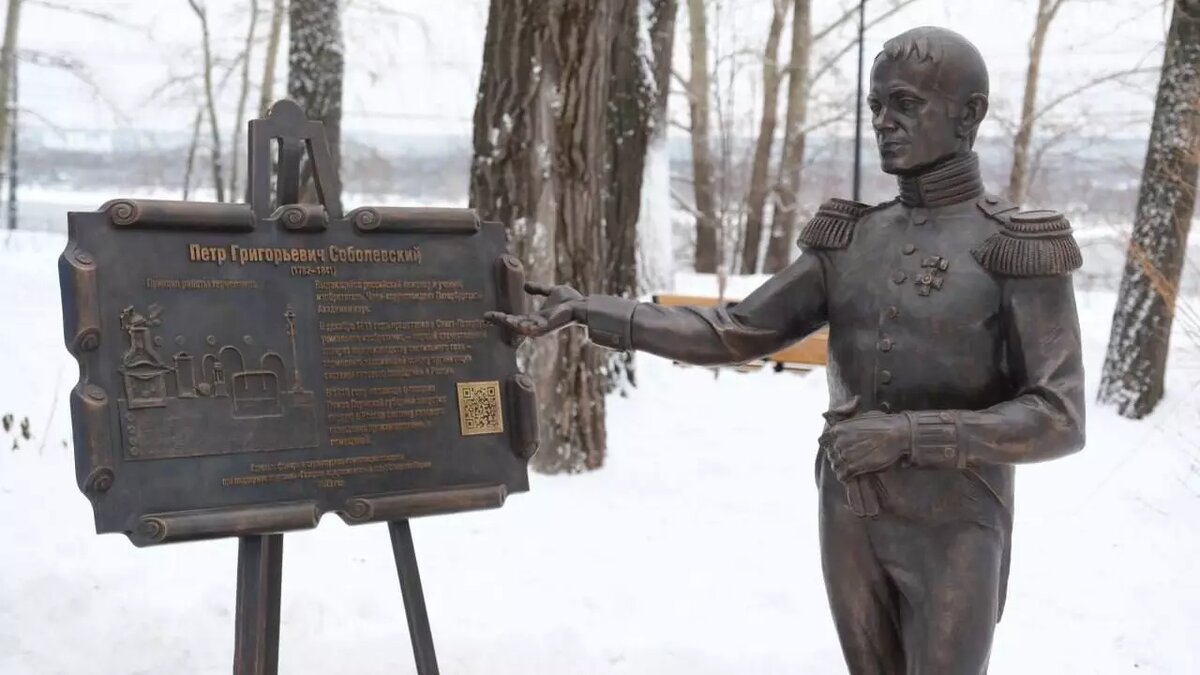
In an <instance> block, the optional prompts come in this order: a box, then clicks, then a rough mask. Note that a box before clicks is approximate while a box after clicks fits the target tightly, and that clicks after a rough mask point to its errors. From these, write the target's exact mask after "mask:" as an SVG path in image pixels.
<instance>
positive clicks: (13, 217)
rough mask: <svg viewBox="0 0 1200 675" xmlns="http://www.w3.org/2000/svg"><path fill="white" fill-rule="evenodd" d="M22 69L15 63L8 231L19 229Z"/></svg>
mask: <svg viewBox="0 0 1200 675" xmlns="http://www.w3.org/2000/svg"><path fill="white" fill-rule="evenodd" d="M20 71H21V69H20V67H19V66H18V65H17V64H16V63H13V72H12V107H11V110H12V112H11V113H10V114H11V115H12V126H11V127H10V128H9V133H8V143H9V145H8V229H10V230H15V229H17V183H18V180H17V179H18V176H17V168H18V166H19V162H18V160H19V159H20V154H19V152H18V148H17V136H18V133H19V132H20V130H21V124H20V119H19V118H18V117H17V116H18V115H19V114H20V112H21V106H20V105H19V104H20V92H21V82H20V78H19V77H18V76H19V75H20V74H21V73H20Z"/></svg>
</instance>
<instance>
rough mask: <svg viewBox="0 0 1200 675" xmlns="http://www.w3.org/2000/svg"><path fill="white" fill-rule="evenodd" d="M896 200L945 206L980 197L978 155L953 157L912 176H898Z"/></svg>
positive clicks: (917, 204) (905, 203)
mask: <svg viewBox="0 0 1200 675" xmlns="http://www.w3.org/2000/svg"><path fill="white" fill-rule="evenodd" d="M898 180H899V183H900V201H901V202H902V203H903V204H904V205H905V206H910V207H916V206H923V207H926V208H936V207H938V206H949V205H950V204H957V203H958V202H964V201H967V200H969V199H976V198H977V197H979V196H980V195H982V194H983V179H982V178H981V177H980V175H979V156H978V155H976V154H975V153H974V152H972V153H970V154H967V155H964V156H962V157H955V158H953V159H951V160H949V161H946V162H944V163H942V164H939V165H937V166H935V167H933V168H931V169H929V170H928V171H926V172H925V173H922V174H919V175H916V176H900V177H899V179H898Z"/></svg>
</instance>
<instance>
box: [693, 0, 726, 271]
mask: <svg viewBox="0 0 1200 675" xmlns="http://www.w3.org/2000/svg"><path fill="white" fill-rule="evenodd" d="M706 14H707V13H706V10H705V7H704V0H688V25H689V29H688V34H689V37H690V43H689V50H690V53H691V73H690V75H689V76H688V82H687V99H688V110H689V112H690V116H691V138H692V188H693V189H692V194H693V199H694V201H695V204H696V207H695V213H696V252H695V269H696V271H697V272H707V273H713V272H716V271H717V262H718V261H717V238H718V228H719V227H720V223H719V219H718V217H717V205H716V183H715V180H714V179H715V174H716V169H715V167H714V166H713V160H712V137H711V132H710V130H709V124H710V122H711V120H710V119H709V115H710V113H709V97H710V96H711V91H710V84H709V77H708V17H707V15H706Z"/></svg>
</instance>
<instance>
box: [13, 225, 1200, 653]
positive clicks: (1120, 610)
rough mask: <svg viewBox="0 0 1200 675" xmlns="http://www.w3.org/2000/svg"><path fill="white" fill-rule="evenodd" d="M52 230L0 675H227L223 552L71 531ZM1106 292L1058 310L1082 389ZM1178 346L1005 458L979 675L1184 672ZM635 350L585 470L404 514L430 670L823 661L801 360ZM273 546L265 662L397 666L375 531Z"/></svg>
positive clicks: (1194, 579)
mask: <svg viewBox="0 0 1200 675" xmlns="http://www.w3.org/2000/svg"><path fill="white" fill-rule="evenodd" d="M62 244H63V240H62V238H61V237H60V236H59V235H52V234H20V235H16V236H12V237H9V238H6V237H5V235H0V289H3V294H2V295H0V317H3V322H2V323H0V414H3V413H6V412H12V413H14V414H16V415H17V419H18V420H19V419H20V418H22V417H24V416H28V417H29V419H30V421H31V431H32V435H33V438H32V439H31V440H29V441H25V440H21V441H20V443H19V447H18V448H17V449H16V450H13V451H10V450H9V446H10V445H11V443H12V439H11V437H8V436H0V442H2V445H0V673H3V674H4V675H26V674H35V675H42V674H53V673H69V674H72V675H74V674H85V673H86V674H92V673H103V674H106V675H107V674H127V673H129V674H132V673H139V674H156V675H157V674H160V673H161V674H170V675H175V674H193V673H205V674H207V673H228V672H229V669H230V663H231V658H232V650H233V640H232V638H233V604H234V566H235V560H236V549H237V547H236V544H235V543H234V542H233V541H215V542H203V543H194V544H182V545H173V546H165V547H159V548H151V549H135V548H134V547H133V546H132V545H131V544H130V543H129V542H128V541H127V540H126V539H125V538H124V537H122V536H119V535H106V536H102V537H101V536H97V535H95V534H94V533H93V528H92V523H91V509H90V507H89V506H88V503H87V501H86V500H85V499H84V497H83V496H82V495H81V494H80V493H79V492H78V490H77V488H76V486H75V481H74V470H73V459H72V450H71V448H70V447H69V440H68V439H69V437H70V430H69V424H70V423H69V413H68V409H67V405H66V393H67V392H68V391H69V389H70V387H71V386H72V385H73V384H74V382H75V378H76V374H77V373H76V372H75V366H74V363H73V362H72V360H71V359H70V358H69V356H68V355H67V353H66V351H65V349H64V348H63V347H62V334H61V327H60V311H59V291H58V281H57V275H56V271H55V258H56V256H57V255H58V252H59V251H60V250H61V247H62ZM749 284H752V282H749V281H744V280H733V282H732V285H731V288H730V291H729V293H730V295H735V296H736V295H740V294H743V293H745V292H746V289H745V288H743V286H746V285H749ZM680 290H688V291H700V292H709V293H711V292H715V284H714V283H713V281H712V280H711V279H698V278H694V277H692V278H687V279H684V280H682V283H681V286H680ZM1112 304H1113V298H1112V296H1111V295H1100V294H1087V295H1084V296H1081V298H1080V307H1081V312H1082V318H1083V322H1084V331H1085V339H1086V347H1087V364H1088V367H1089V381H1090V382H1089V384H1090V385H1091V387H1092V388H1093V390H1094V387H1095V383H1096V379H1097V377H1098V374H1099V368H1100V364H1101V360H1102V357H1103V348H1104V343H1105V341H1106V339H1107V336H1108V330H1107V323H1108V320H1109V317H1110V315H1111V310H1112ZM1198 354H1200V351H1198V348H1197V345H1195V344H1194V343H1192V342H1191V341H1189V340H1187V339H1185V338H1184V336H1183V335H1177V339H1176V345H1175V353H1174V355H1173V357H1172V364H1171V365H1172V372H1171V376H1170V382H1169V385H1168V387H1169V395H1168V399H1167V400H1166V401H1165V402H1164V403H1163V405H1162V407H1161V409H1160V411H1159V412H1157V413H1156V414H1155V415H1154V416H1153V417H1152V418H1151V419H1149V420H1146V421H1144V422H1140V423H1134V422H1129V421H1126V420H1123V419H1120V418H1118V417H1116V416H1115V415H1114V414H1112V412H1111V411H1110V410H1108V409H1105V408H1100V407H1093V408H1092V409H1091V410H1089V417H1088V439H1089V443H1088V447H1087V449H1086V450H1085V451H1084V452H1082V453H1080V454H1078V455H1076V456H1073V457H1071V458H1069V459H1066V460H1063V461H1060V462H1057V463H1052V464H1046V465H1041V466H1031V467H1027V468H1022V469H1021V470H1020V472H1019V475H1020V478H1019V481H1018V504H1017V511H1016V513H1017V520H1018V522H1017V525H1016V540H1015V554H1014V563H1013V582H1012V585H1011V591H1010V600H1009V609H1008V610H1007V613H1006V615H1005V619H1004V622H1003V623H1002V624H1001V625H1000V627H999V630H998V633H997V638H996V645H995V650H994V657H993V668H992V672H993V673H994V674H997V675H1041V674H1073V673H1081V674H1088V675H1105V674H1115V673H1134V672H1136V673H1147V674H1161V673H1170V674H1172V675H1189V674H1193V673H1198V672H1200V645H1198V644H1197V642H1196V636H1197V635H1200V576H1198V575H1196V573H1195V566H1196V561H1197V560H1200V525H1198V524H1200V479H1198V477H1197V473H1196V469H1195V466H1196V461H1197V457H1198V456H1200V440H1198V439H1200V435H1198V434H1197V433H1196V432H1197V430H1200V405H1197V403H1198V402H1200V398H1198V397H1197V393H1196V386H1197V384H1198V383H1200V368H1198V366H1200V359H1198V358H1197V356H1198ZM640 364H641V369H642V370H641V372H642V377H641V382H642V383H641V386H640V387H639V388H638V389H636V390H635V391H634V392H633V393H632V394H631V395H630V396H628V397H627V398H621V397H614V398H613V399H612V400H611V401H610V408H609V411H610V413H609V414H610V417H609V442H610V459H609V463H608V466H606V468H605V469H604V470H602V471H599V472H596V473H593V474H590V475H582V476H570V477H545V476H537V475H535V476H534V477H533V484H532V490H531V492H530V493H529V494H523V495H517V496H514V497H512V498H511V499H510V500H509V503H508V504H507V505H506V506H505V507H504V508H503V509H500V510H498V511H490V512H483V513H475V514H463V515H456V516H446V517H438V518H430V519H425V520H420V521H417V522H416V523H415V524H414V526H413V530H414V536H415V539H416V545H417V553H418V557H419V559H420V563H421V565H422V569H421V572H422V576H423V581H424V584H425V591H426V595H427V599H428V603H429V611H430V615H431V621H432V624H433V630H434V637H435V641H436V643H437V649H438V654H439V658H440V661H441V664H442V671H443V672H445V673H448V674H456V673H472V674H474V673H486V674H488V675H505V674H508V673H514V674H515V673H522V674H529V673H539V674H540V673H545V674H550V675H562V674H576V673H578V674H584V675H586V674H589V673H606V674H608V673H614V674H616V673H620V674H626V673H644V674H653V675H670V674H673V673H689V674H695V675H706V674H712V675H716V674H721V675H727V674H730V673H771V674H774V673H794V674H801V675H808V674H812V675H826V674H829V673H838V672H844V668H843V666H842V664H841V656H840V653H839V650H838V646H837V641H836V638H835V635H834V632H833V627H832V623H831V621H830V619H829V612H828V608H827V605H826V600H825V593H824V588H823V586H822V581H821V574H820V567H819V561H818V556H817V532H816V523H815V498H816V495H815V489H814V485H813V480H812V457H813V452H814V446H815V439H816V436H817V434H818V432H819V428H820V421H821V418H820V416H819V413H820V412H821V411H822V410H824V409H825V404H826V392H825V381H824V374H823V373H822V372H819V371H818V372H814V373H812V374H809V375H807V376H799V375H793V374H779V375H777V374H774V373H771V372H764V371H760V372H754V373H737V372H733V371H722V372H721V373H720V374H719V375H716V374H714V373H713V372H712V371H708V370H704V369H700V368H678V367H675V366H672V365H671V364H669V363H667V362H664V361H662V360H657V359H653V358H650V357H640ZM0 433H2V432H0ZM285 551H286V556H285V563H284V581H283V626H282V638H281V648H280V649H281V661H282V662H281V666H280V670H281V672H282V673H308V672H314V673H315V672H333V673H356V674H364V675H365V674H371V673H397V672H399V673H404V672H413V670H412V665H411V653H410V651H409V645H408V637H407V631H406V629H405V621H404V613H403V608H402V605H401V600H400V594H399V590H398V587H397V584H396V579H395V570H394V567H393V566H392V561H391V555H390V549H389V546H388V537H387V534H386V531H385V528H384V527H383V526H379V525H374V526H365V527H359V528H350V527H347V526H345V525H343V524H342V523H341V522H340V521H339V520H338V519H337V518H326V519H325V522H323V523H322V524H321V526H320V527H319V528H318V529H316V530H314V531H311V532H305V533H299V534H294V535H289V536H288V537H287V539H286V546H285Z"/></svg>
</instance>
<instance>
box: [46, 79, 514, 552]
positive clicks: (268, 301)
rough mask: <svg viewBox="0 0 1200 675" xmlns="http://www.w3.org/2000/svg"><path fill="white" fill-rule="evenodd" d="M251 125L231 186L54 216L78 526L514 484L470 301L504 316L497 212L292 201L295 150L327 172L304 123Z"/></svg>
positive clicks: (485, 347)
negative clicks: (83, 515)
mask: <svg viewBox="0 0 1200 675" xmlns="http://www.w3.org/2000/svg"><path fill="white" fill-rule="evenodd" d="M272 140H278V141H279V159H280V161H279V167H280V177H279V186H280V192H279V193H278V194H277V195H273V194H272V193H271V189H270V185H271V180H270V178H271V177H270V173H271V157H270V151H271V142H272ZM250 143H251V153H250V160H251V161H250V164H251V169H250V181H251V187H252V189H251V199H250V201H251V203H250V204H205V203H194V202H165V201H146V200H128V199H119V200H114V201H112V202H109V203H108V204H106V205H104V206H103V207H101V209H100V210H99V211H98V212H94V213H72V214H70V216H69V228H70V240H69V243H68V244H67V249H66V251H65V252H64V253H63V256H62V258H61V261H60V272H61V282H62V292H63V313H64V325H65V333H66V335H65V338H66V343H67V346H68V348H69V349H70V350H71V352H72V354H74V355H75V357H76V358H77V359H78V360H79V363H80V373H81V376H80V381H79V384H78V386H77V387H76V388H75V390H74V392H73V394H72V400H71V409H72V414H73V421H74V429H75V447H76V452H77V473H78V480H79V484H80V487H81V489H82V490H83V491H84V492H85V493H86V494H87V496H88V497H89V498H90V499H91V501H92V504H93V506H94V508H95V514H96V526H97V530H98V531H100V532H125V533H127V534H128V535H129V536H130V538H131V539H132V540H133V541H134V543H136V544H139V545H145V544H154V543H161V542H166V541H179V540H186V539H197V538H206V537H216V536H230V535H245V534H253V533H267V532H281V531H285V530H291V529H297V528H306V527H313V526H314V525H315V524H316V522H317V519H318V518H319V517H320V515H321V514H322V513H324V512H327V511H336V512H338V513H339V514H340V515H342V516H343V517H344V518H345V519H346V520H347V521H349V522H352V523H360V522H373V521H382V520H399V519H402V518H407V517H411V516H415V515H423V514H428V513H443V512H448V511H458V510H465V509H472V508H486V507H495V506H499V505H500V504H502V503H503V501H504V499H505V496H506V495H507V494H509V493H512V492H518V491H524V490H526V489H527V478H526V462H527V460H528V458H529V456H530V455H531V454H532V453H533V451H534V449H535V444H536V438H537V434H536V405H535V403H534V401H533V394H532V391H533V390H532V383H531V382H530V381H529V380H528V378H526V377H525V376H523V375H521V374H520V373H519V372H518V370H517V366H516V358H515V350H514V342H513V340H511V338H510V337H509V336H508V335H506V334H505V332H504V331H502V330H500V329H498V328H496V327H494V326H491V325H489V324H487V323H486V322H485V321H483V320H482V319H481V318H480V317H481V316H482V314H483V313H484V312H485V311H487V310H489V309H497V308H505V307H510V308H514V309H515V310H516V311H521V310H520V308H521V307H522V305H521V304H520V303H521V302H522V301H523V297H524V296H523V294H522V292H521V287H522V286H521V285H522V271H521V267H520V264H519V263H518V262H517V261H516V260H515V259H513V258H512V257H510V256H507V255H506V254H505V235H504V229H503V226H502V225H500V224H497V223H481V222H480V221H479V220H478V219H477V218H476V217H475V214H474V212H472V211H470V210H467V209H409V208H394V207H378V208H375V207H364V208H359V209H355V210H354V211H352V212H350V213H348V214H343V212H342V208H341V205H340V204H339V203H338V202H337V200H336V199H335V198H333V197H327V198H324V199H323V202H324V203H323V204H304V205H302V204H296V203H294V202H295V201H296V196H297V195H296V193H297V192H298V181H296V180H294V178H295V176H296V175H298V166H299V157H300V154H301V153H302V152H303V151H304V150H305V149H307V151H308V152H309V153H310V157H311V159H312V165H313V167H314V172H315V174H316V175H317V179H318V180H317V182H318V186H322V185H323V186H325V187H328V186H331V185H332V183H333V181H336V180H337V178H336V176H335V175H333V172H332V168H331V166H330V164H329V158H328V151H327V148H326V147H325V145H324V135H323V132H322V131H321V127H320V125H319V124H317V123H312V122H308V121H307V120H305V119H304V118H303V115H302V114H301V111H300V109H299V108H298V107H297V106H296V105H295V104H293V103H290V102H286V101H284V102H281V103H279V104H277V105H276V106H275V107H274V108H273V109H272V113H271V115H270V117H268V118H266V119H263V120H255V121H254V122H253V123H252V125H251V132H250ZM289 173H290V174H291V176H292V179H289V178H288V175H287V174H289ZM326 192H330V193H331V194H336V191H330V190H326Z"/></svg>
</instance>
